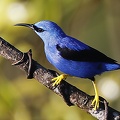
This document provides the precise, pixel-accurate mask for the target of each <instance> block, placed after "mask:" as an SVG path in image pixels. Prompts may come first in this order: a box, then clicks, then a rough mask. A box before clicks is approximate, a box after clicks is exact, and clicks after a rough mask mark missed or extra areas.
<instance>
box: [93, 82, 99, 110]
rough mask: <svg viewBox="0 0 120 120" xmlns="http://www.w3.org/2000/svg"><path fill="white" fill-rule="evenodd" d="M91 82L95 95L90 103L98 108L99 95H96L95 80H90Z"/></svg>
mask: <svg viewBox="0 0 120 120" xmlns="http://www.w3.org/2000/svg"><path fill="white" fill-rule="evenodd" d="M92 83H93V86H94V90H95V97H94V99H93V101H92V105H94V109H95V110H96V109H97V108H99V96H98V91H97V87H96V84H95V81H92Z"/></svg>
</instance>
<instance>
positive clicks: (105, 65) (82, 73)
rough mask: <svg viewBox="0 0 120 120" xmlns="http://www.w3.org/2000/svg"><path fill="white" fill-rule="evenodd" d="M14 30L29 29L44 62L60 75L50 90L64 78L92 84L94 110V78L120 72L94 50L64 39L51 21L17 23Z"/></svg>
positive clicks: (115, 63) (96, 103) (119, 67)
mask: <svg viewBox="0 0 120 120" xmlns="http://www.w3.org/2000/svg"><path fill="white" fill-rule="evenodd" d="M16 26H25V27H29V28H31V29H33V30H34V31H35V32H36V33H37V35H38V36H39V37H40V38H41V39H42V40H43V42H44V49H45V54H46V57H47V59H48V61H49V62H50V63H51V64H52V65H54V66H55V67H56V68H57V69H58V70H60V71H61V72H63V73H64V74H61V75H60V76H58V77H55V78H53V79H52V80H53V81H54V83H53V86H55V85H58V84H59V83H60V82H61V80H63V79H66V78H67V76H68V75H70V76H75V77H80V78H88V79H90V80H92V83H93V85H94V90H95V97H94V99H93V101H92V105H93V106H94V109H95V110H96V109H98V108H99V96H98V91H97V87H96V84H95V78H94V76H95V75H99V74H101V73H103V72H105V71H112V70H117V69H120V64H118V63H117V62H116V61H115V60H113V59H111V58H109V57H107V56H106V55H105V54H103V53H101V52H99V51H98V50H96V49H94V48H92V47H90V46H88V45H86V44H84V43H83V42H81V41H79V40H77V39H75V38H73V37H71V36H68V35H66V34H65V33H64V32H63V30H62V29H61V28H60V27H59V26H58V25H57V24H56V23H54V22H52V21H40V22H37V23H35V24H26V23H19V24H16Z"/></svg>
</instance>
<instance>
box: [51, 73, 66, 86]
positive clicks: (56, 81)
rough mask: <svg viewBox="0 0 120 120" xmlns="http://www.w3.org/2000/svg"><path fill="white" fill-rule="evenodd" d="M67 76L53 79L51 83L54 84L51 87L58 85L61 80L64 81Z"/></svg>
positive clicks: (62, 75)
mask: <svg viewBox="0 0 120 120" xmlns="http://www.w3.org/2000/svg"><path fill="white" fill-rule="evenodd" d="M67 76H68V75H67V74H61V75H59V76H58V77H55V78H53V79H52V81H55V82H54V83H53V84H52V86H55V85H58V84H59V83H60V82H61V81H62V80H63V79H66V78H67Z"/></svg>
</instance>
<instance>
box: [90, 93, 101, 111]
mask: <svg viewBox="0 0 120 120" xmlns="http://www.w3.org/2000/svg"><path fill="white" fill-rule="evenodd" d="M91 105H93V106H94V110H97V109H98V108H99V96H97V95H95V97H94V99H93V101H92V104H91Z"/></svg>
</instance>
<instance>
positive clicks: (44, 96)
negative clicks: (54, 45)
mask: <svg viewBox="0 0 120 120" xmlns="http://www.w3.org/2000/svg"><path fill="white" fill-rule="evenodd" d="M0 16H1V17H0V36H1V37H3V38H4V39H6V40H8V42H10V43H11V44H13V45H14V46H15V47H17V48H18V49H20V50H21V51H23V52H26V51H28V50H29V49H30V48H32V50H33V58H34V59H35V60H37V61H38V62H39V63H40V64H42V65H43V66H45V67H47V68H51V69H54V67H53V66H52V65H50V64H49V63H48V61H47V60H46V58H45V55H44V50H43V43H42V41H41V40H40V38H39V37H38V36H37V35H36V34H35V33H34V32H33V31H32V30H30V29H27V28H24V27H14V26H13V25H14V24H16V23H21V22H24V23H35V22H38V21H40V20H51V21H54V22H56V23H57V24H58V25H60V26H61V27H62V28H63V30H64V31H65V32H66V33H67V34H69V35H71V36H73V37H75V38H78V39H80V40H82V41H83V42H85V43H86V44H89V45H90V46H92V47H94V48H96V49H98V50H100V51H102V52H104V53H105V54H106V55H108V56H110V57H112V58H114V59H116V60H117V61H119V63H120V54H119V51H120V40H119V39H120V0H0ZM0 68H1V69H0V120H56V119H57V120H73V119H75V120H86V119H89V120H94V118H93V117H91V116H90V115H89V114H87V113H86V112H84V111H82V110H80V109H79V108H77V107H68V106H67V105H66V104H65V103H64V102H63V100H62V99H61V98H60V97H59V96H57V95H55V94H54V93H53V92H51V91H50V90H48V89H46V88H45V87H44V86H43V85H41V84H39V83H38V82H36V81H35V80H27V79H26V78H25V74H24V73H23V72H21V71H20V70H19V69H17V68H16V67H13V66H11V65H10V63H9V62H8V61H7V60H5V59H4V58H2V57H0ZM96 78H97V79H99V80H98V81H97V83H98V89H99V93H100V95H101V96H103V97H105V98H106V99H107V100H108V101H109V102H110V105H111V106H112V107H113V108H115V109H117V110H120V102H119V100H120V71H119V70H118V71H114V72H108V73H104V74H103V75H102V76H100V77H98V76H97V77H96ZM100 79H101V80H100ZM101 81H102V82H101ZM104 81H107V83H106V84H108V85H109V83H110V81H113V82H114V86H115V85H116V86H115V89H114V90H113V93H111V95H110V96H111V98H112V99H109V97H107V96H104V94H103V93H104V92H107V93H108V92H109V90H106V91H105V90H104V88H105V87H102V86H103V84H104ZM68 82H70V83H72V84H74V85H75V86H77V87H78V88H80V89H82V90H83V91H85V92H87V93H88V94H91V95H92V94H94V91H93V87H92V84H91V82H90V81H88V80H83V79H78V78H70V80H69V81H68ZM106 84H105V85H106ZM110 87H111V88H110ZM110 87H109V89H112V86H110ZM101 88H103V92H102V89H101ZM116 91H118V92H116ZM115 92H116V95H117V96H116V97H112V94H114V93H115Z"/></svg>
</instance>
